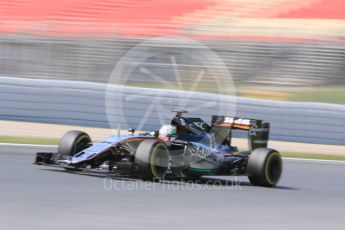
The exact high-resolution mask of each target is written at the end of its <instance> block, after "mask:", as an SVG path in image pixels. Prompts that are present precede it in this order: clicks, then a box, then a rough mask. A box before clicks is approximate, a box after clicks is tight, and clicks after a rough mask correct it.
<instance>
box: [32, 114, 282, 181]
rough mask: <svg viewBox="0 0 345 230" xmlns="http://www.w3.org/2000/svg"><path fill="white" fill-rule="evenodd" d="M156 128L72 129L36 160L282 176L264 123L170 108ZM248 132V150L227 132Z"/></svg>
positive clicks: (145, 173)
mask: <svg viewBox="0 0 345 230" xmlns="http://www.w3.org/2000/svg"><path fill="white" fill-rule="evenodd" d="M175 112H177V113H176V116H175V117H174V118H173V119H172V120H171V124H169V125H166V126H163V127H162V128H161V130H160V131H155V132H150V133H139V134H138V135H135V134H134V132H135V130H130V131H131V134H127V135H111V136H109V137H107V138H105V139H103V140H101V141H99V142H97V143H92V142H91V138H90V137H89V135H88V134H86V133H84V132H81V131H76V130H72V131H69V132H67V133H66V134H65V135H64V136H63V137H62V139H61V140H60V144H59V148H58V152H56V153H49V152H39V153H37V155H36V160H35V163H36V164H40V165H49V166H55V167H62V168H65V169H67V170H72V171H83V170H98V169H106V170H107V171H109V172H111V173H116V174H120V175H127V176H128V175H129V176H133V177H139V178H141V179H144V180H156V179H158V180H159V179H163V178H167V177H169V178H192V179H195V178H199V177H201V176H203V175H237V176H238V175H244V176H248V178H249V181H250V182H251V183H252V184H253V185H258V186H267V187H272V186H275V185H276V184H277V183H278V181H279V179H280V176H281V174H282V159H281V156H280V154H279V152H278V151H276V150H274V149H270V148H267V144H268V137H269V123H264V122H263V121H262V120H256V119H246V118H237V117H227V116H212V119H211V124H210V125H209V124H207V123H206V122H204V121H203V120H202V119H200V118H193V117H185V116H183V114H184V113H186V112H187V111H175ZM233 130H244V131H247V132H248V139H249V150H248V151H239V150H238V148H237V147H236V146H233V145H232V143H231V139H232V131H233Z"/></svg>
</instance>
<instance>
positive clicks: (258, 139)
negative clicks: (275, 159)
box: [211, 115, 270, 150]
mask: <svg viewBox="0 0 345 230" xmlns="http://www.w3.org/2000/svg"><path fill="white" fill-rule="evenodd" d="M211 125H212V128H220V129H227V130H229V135H230V136H231V130H244V131H248V142H249V149H250V150H253V149H256V148H266V147H267V144H268V139H269V130H270V124H269V123H265V122H263V121H262V120H257V119H248V118H239V117H227V116H218V115H215V116H212V121H211Z"/></svg>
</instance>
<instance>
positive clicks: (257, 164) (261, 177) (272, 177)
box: [246, 148, 283, 187]
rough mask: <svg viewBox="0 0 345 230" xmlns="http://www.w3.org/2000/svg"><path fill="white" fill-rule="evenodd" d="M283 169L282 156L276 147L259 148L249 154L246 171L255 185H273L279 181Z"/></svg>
mask: <svg viewBox="0 0 345 230" xmlns="http://www.w3.org/2000/svg"><path fill="white" fill-rule="evenodd" d="M282 171H283V163H282V159H281V156H280V154H279V152H277V151H276V150H274V149H269V148H258V149H254V150H253V151H252V152H251V154H250V155H249V159H248V164H247V169H246V172H247V175H248V178H249V181H250V183H251V184H253V185H257V186H264V187H273V186H275V185H276V184H277V183H278V181H279V179H280V176H281V174H282Z"/></svg>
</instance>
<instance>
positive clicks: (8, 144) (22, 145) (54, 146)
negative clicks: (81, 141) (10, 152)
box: [0, 143, 345, 164]
mask: <svg viewBox="0 0 345 230" xmlns="http://www.w3.org/2000/svg"><path fill="white" fill-rule="evenodd" d="M0 146H17V147H47V148H57V147H58V146H57V145H34V144H13V143H0ZM283 160H293V161H314V162H324V163H327V162H330V163H331V162H334V163H344V164H345V161H340V160H321V159H310V158H291V157H283Z"/></svg>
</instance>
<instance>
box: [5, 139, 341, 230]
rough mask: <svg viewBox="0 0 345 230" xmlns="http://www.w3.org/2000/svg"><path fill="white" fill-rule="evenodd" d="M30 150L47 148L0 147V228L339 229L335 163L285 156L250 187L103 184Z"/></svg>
mask: <svg viewBox="0 0 345 230" xmlns="http://www.w3.org/2000/svg"><path fill="white" fill-rule="evenodd" d="M36 151H54V148H52V147H43V146H41V147H40V146H31V147H28V146H16V145H10V146H5V145H2V146H0V160H1V174H0V184H1V196H0V204H1V206H0V229H7V230H10V229H73V228H74V229H124V230H125V229H151V230H152V229H191V228H193V229H230V228H232V229H234V228H242V229H243V228H244V229H302V228H304V229H333V228H339V229H342V228H343V225H344V217H343V216H344V212H345V200H344V199H343V195H344V194H345V186H344V178H343V175H344V173H345V163H341V162H336V161H334V162H332V161H307V160H289V159H285V160H284V174H283V177H282V180H281V182H280V183H279V186H278V187H277V188H261V187H253V186H250V185H249V184H248V181H247V179H246V178H244V177H243V178H242V177H241V178H240V181H241V182H240V185H239V186H233V187H226V186H216V187H210V186H207V185H205V184H201V185H199V186H198V187H194V188H190V187H187V186H186V183H182V182H165V183H151V182H142V181H138V180H133V179H127V180H126V179H122V180H121V179H117V180H113V181H112V183H113V184H112V185H113V187H112V189H110V190H106V189H105V188H104V178H100V177H95V176H85V175H74V174H70V173H66V172H64V171H63V172H55V171H52V170H48V169H47V168H46V167H43V166H34V165H32V164H31V163H32V162H33V160H34V153H35V152H36ZM58 171H61V170H58ZM222 178H223V179H224V178H226V177H222ZM228 179H234V177H229V178H228ZM108 182H109V181H108ZM108 184H110V182H109V183H108ZM169 186H170V187H169ZM132 187H136V189H134V190H133V189H132V190H131V188H132ZM145 188H146V189H145Z"/></svg>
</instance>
